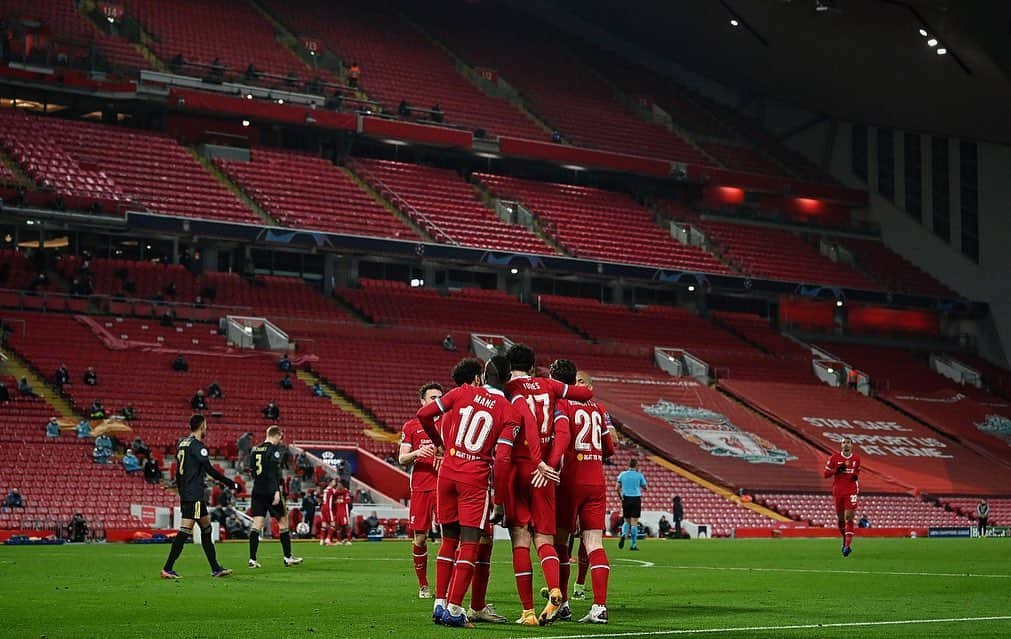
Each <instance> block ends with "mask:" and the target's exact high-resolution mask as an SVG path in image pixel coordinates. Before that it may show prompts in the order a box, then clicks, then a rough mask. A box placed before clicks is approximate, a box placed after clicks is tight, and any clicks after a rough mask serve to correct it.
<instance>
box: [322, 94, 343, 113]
mask: <svg viewBox="0 0 1011 639" xmlns="http://www.w3.org/2000/svg"><path fill="white" fill-rule="evenodd" d="M323 106H324V107H325V108H327V109H330V110H331V111H340V110H341V107H342V106H344V95H343V94H342V93H341V90H340V89H335V90H334V92H333V94H332V95H331V96H330V97H328V98H327V99H326V104H324V105H323Z"/></svg>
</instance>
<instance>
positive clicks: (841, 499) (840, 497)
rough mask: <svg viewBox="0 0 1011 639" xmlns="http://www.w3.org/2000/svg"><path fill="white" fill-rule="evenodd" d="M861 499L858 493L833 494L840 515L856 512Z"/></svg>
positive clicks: (836, 509)
mask: <svg viewBox="0 0 1011 639" xmlns="http://www.w3.org/2000/svg"><path fill="white" fill-rule="evenodd" d="M859 498H860V496H859V494H858V493H839V494H837V493H832V499H833V500H834V501H835V511H836V513H838V514H840V515H841V514H843V512H845V511H847V510H856V509H857V504H858V502H859Z"/></svg>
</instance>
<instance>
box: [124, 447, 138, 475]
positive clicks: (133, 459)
mask: <svg viewBox="0 0 1011 639" xmlns="http://www.w3.org/2000/svg"><path fill="white" fill-rule="evenodd" d="M123 470H125V471H126V472H127V473H128V474H133V473H136V472H140V470H141V467H140V460H139V459H137V456H136V455H134V454H133V449H132V448H127V449H126V454H125V455H123Z"/></svg>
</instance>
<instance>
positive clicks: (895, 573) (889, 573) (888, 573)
mask: <svg viewBox="0 0 1011 639" xmlns="http://www.w3.org/2000/svg"><path fill="white" fill-rule="evenodd" d="M656 567H657V568H673V569H675V570H717V571H728V572H788V573H809V574H816V575H818V574H824V575H875V576H879V577H981V578H985V579H1011V575H1008V574H985V573H972V572H904V571H901V570H832V569H828V570H826V569H821V568H760V567H755V568H748V567H745V566H687V565H686V566H678V565H675V566H669V565H664V564H659V565H657V566H656Z"/></svg>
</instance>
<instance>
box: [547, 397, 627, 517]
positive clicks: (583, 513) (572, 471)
mask: <svg viewBox="0 0 1011 639" xmlns="http://www.w3.org/2000/svg"><path fill="white" fill-rule="evenodd" d="M558 408H559V410H561V411H562V412H564V413H565V414H566V415H567V416H568V418H569V424H570V432H571V434H572V437H570V439H569V446H568V450H567V451H566V452H565V457H564V461H563V465H562V483H561V484H560V485H559V487H558V513H557V517H556V521H557V524H558V527H559V528H564V529H566V530H569V531H574V530H576V524H577V523H578V525H579V529H580V530H604V528H605V520H606V510H607V479H606V478H605V476H604V458H606V457H610V456H612V455H614V441H613V439H612V438H611V430H612V428H613V426H612V425H611V416H610V415H608V413H607V410H606V409H605V408H604V407H603V406H602V405H601V404H600V403H599V402H597V401H595V400H592V399H591V400H589V401H586V402H575V401H569V400H565V399H562V400H559V402H558Z"/></svg>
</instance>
